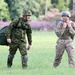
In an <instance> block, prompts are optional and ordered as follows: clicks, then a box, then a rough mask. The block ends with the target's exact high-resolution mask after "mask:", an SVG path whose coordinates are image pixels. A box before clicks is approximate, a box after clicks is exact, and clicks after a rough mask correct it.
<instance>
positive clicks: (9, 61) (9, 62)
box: [7, 54, 14, 68]
mask: <svg viewBox="0 0 75 75" xmlns="http://www.w3.org/2000/svg"><path fill="white" fill-rule="evenodd" d="M13 58H14V56H13V55H10V54H9V55H8V59H7V66H8V68H10V67H11V66H12V61H13Z"/></svg>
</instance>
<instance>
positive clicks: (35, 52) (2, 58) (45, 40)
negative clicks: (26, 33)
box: [0, 32, 75, 75]
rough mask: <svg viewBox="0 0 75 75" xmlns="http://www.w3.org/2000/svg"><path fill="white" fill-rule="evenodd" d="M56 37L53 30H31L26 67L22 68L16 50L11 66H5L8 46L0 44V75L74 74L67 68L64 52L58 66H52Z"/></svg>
mask: <svg viewBox="0 0 75 75" xmlns="http://www.w3.org/2000/svg"><path fill="white" fill-rule="evenodd" d="M56 40H57V37H56V35H55V33H54V32H33V43H32V47H31V50H30V51H28V57H29V60H28V68H27V69H24V70H23V69H22V67H21V58H20V53H19V51H17V53H16V55H15V58H14V61H13V66H12V68H10V69H9V68H7V56H8V52H9V51H8V49H9V47H6V46H0V75H75V68H69V66H68V57H67V53H66V52H65V53H64V55H63V59H62V62H61V64H60V65H59V67H58V68H56V69H55V68H54V67H53V61H54V57H55V45H56Z"/></svg>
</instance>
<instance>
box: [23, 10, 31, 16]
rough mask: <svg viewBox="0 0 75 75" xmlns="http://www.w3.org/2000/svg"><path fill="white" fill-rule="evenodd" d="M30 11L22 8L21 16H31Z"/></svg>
mask: <svg viewBox="0 0 75 75" xmlns="http://www.w3.org/2000/svg"><path fill="white" fill-rule="evenodd" d="M31 15H32V13H31V11H30V10H23V16H31Z"/></svg>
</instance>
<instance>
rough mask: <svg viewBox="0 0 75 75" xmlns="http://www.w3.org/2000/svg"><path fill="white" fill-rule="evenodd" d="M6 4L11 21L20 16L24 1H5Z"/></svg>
mask: <svg viewBox="0 0 75 75" xmlns="http://www.w3.org/2000/svg"><path fill="white" fill-rule="evenodd" d="M5 1H6V2H7V3H8V7H9V11H10V17H11V20H13V19H15V18H18V17H20V16H22V13H23V9H24V6H25V0H13V1H12V0H5Z"/></svg>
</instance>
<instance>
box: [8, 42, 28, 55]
mask: <svg viewBox="0 0 75 75" xmlns="http://www.w3.org/2000/svg"><path fill="white" fill-rule="evenodd" d="M17 49H19V51H20V54H21V55H22V56H24V55H27V51H26V44H25V43H24V42H18V43H12V44H10V48H9V54H11V55H15V54H16V51H17Z"/></svg>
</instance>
